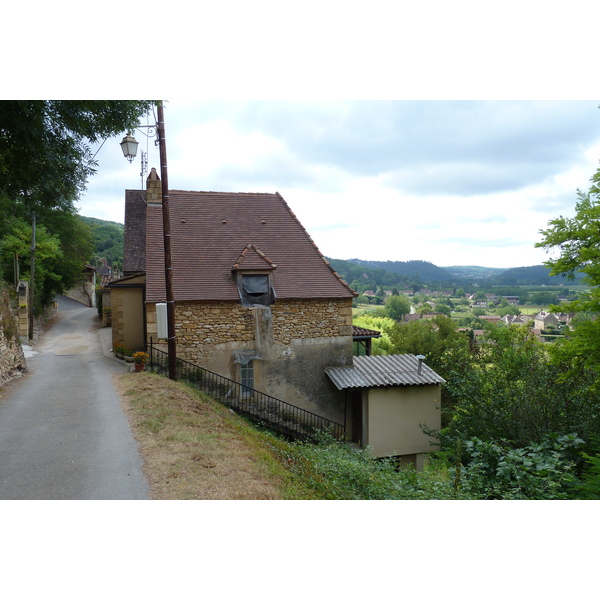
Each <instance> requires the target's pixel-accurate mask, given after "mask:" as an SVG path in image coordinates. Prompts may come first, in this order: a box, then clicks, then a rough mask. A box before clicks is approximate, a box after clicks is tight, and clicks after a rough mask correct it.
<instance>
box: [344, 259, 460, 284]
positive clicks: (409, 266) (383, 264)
mask: <svg viewBox="0 0 600 600" xmlns="http://www.w3.org/2000/svg"><path fill="white" fill-rule="evenodd" d="M348 262H351V263H354V264H356V265H360V266H362V267H368V268H370V269H383V270H384V271H389V272H390V273H396V274H397V275H401V276H403V277H407V278H411V279H413V278H417V279H420V280H421V281H423V282H425V281H428V282H435V281H450V280H451V279H452V275H451V274H450V273H449V272H448V271H447V270H446V269H442V268H441V267H437V266H436V265H434V264H432V263H430V262H426V261H424V260H408V261H392V260H386V261H376V260H360V259H359V258H351V259H350V260H349V261H348Z"/></svg>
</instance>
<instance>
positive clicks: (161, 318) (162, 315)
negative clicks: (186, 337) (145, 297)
mask: <svg viewBox="0 0 600 600" xmlns="http://www.w3.org/2000/svg"><path fill="white" fill-rule="evenodd" d="M168 332H169V329H168V327H167V303H166V302H160V303H158V304H157V305H156V335H157V337H158V339H159V340H160V339H165V338H167V337H168V335H169V333H168Z"/></svg>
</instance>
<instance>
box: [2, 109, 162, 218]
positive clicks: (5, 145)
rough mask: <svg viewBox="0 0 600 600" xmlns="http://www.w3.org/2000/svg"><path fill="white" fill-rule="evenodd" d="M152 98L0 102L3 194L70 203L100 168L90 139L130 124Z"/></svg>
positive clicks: (39, 201)
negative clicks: (94, 156) (136, 99)
mask: <svg viewBox="0 0 600 600" xmlns="http://www.w3.org/2000/svg"><path fill="white" fill-rule="evenodd" d="M152 104H153V103H152V102H150V101H126V100H117V101H112V100H111V101H109V100H77V101H65V100H29V101H22V100H20V101H17V100H10V101H8V100H7V101H2V102H0V196H4V197H5V198H8V199H10V200H12V201H15V200H16V199H17V198H22V199H25V201H26V202H32V201H35V202H36V204H37V205H38V206H47V207H60V208H71V207H72V203H73V201H74V200H75V199H76V198H77V197H78V195H79V193H80V192H81V191H82V190H83V189H84V187H85V184H86V182H87V179H88V177H89V176H90V175H92V174H93V173H94V172H95V171H96V167H97V163H96V162H95V161H94V158H93V155H92V152H91V149H90V147H89V144H90V143H95V142H98V141H99V140H102V139H105V138H107V137H109V136H111V135H116V134H119V133H121V132H124V131H127V130H129V129H132V128H133V127H135V126H136V125H137V124H139V119H140V118H141V117H142V116H143V115H144V114H145V113H147V112H148V110H149V109H150V108H151V106H152Z"/></svg>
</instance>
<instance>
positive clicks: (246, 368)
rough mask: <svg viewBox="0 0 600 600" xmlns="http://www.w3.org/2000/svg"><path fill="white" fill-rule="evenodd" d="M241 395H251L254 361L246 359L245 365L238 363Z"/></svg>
mask: <svg viewBox="0 0 600 600" xmlns="http://www.w3.org/2000/svg"><path fill="white" fill-rule="evenodd" d="M240 373H241V384H242V386H243V387H242V396H243V397H245V398H246V397H248V396H251V395H252V391H251V390H252V389H253V388H254V361H253V360H251V361H248V362H247V363H246V364H245V365H244V364H242V365H240Z"/></svg>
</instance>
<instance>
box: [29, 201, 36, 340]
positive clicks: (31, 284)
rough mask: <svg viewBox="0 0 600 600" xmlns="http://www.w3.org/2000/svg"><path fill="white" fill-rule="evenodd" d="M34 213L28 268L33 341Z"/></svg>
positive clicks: (31, 336)
mask: <svg viewBox="0 0 600 600" xmlns="http://www.w3.org/2000/svg"><path fill="white" fill-rule="evenodd" d="M35 219H36V215H35V211H34V212H33V213H32V216H31V260H30V268H29V273H30V275H29V339H30V340H33V325H34V318H33V298H34V293H35V289H34V288H35Z"/></svg>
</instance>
